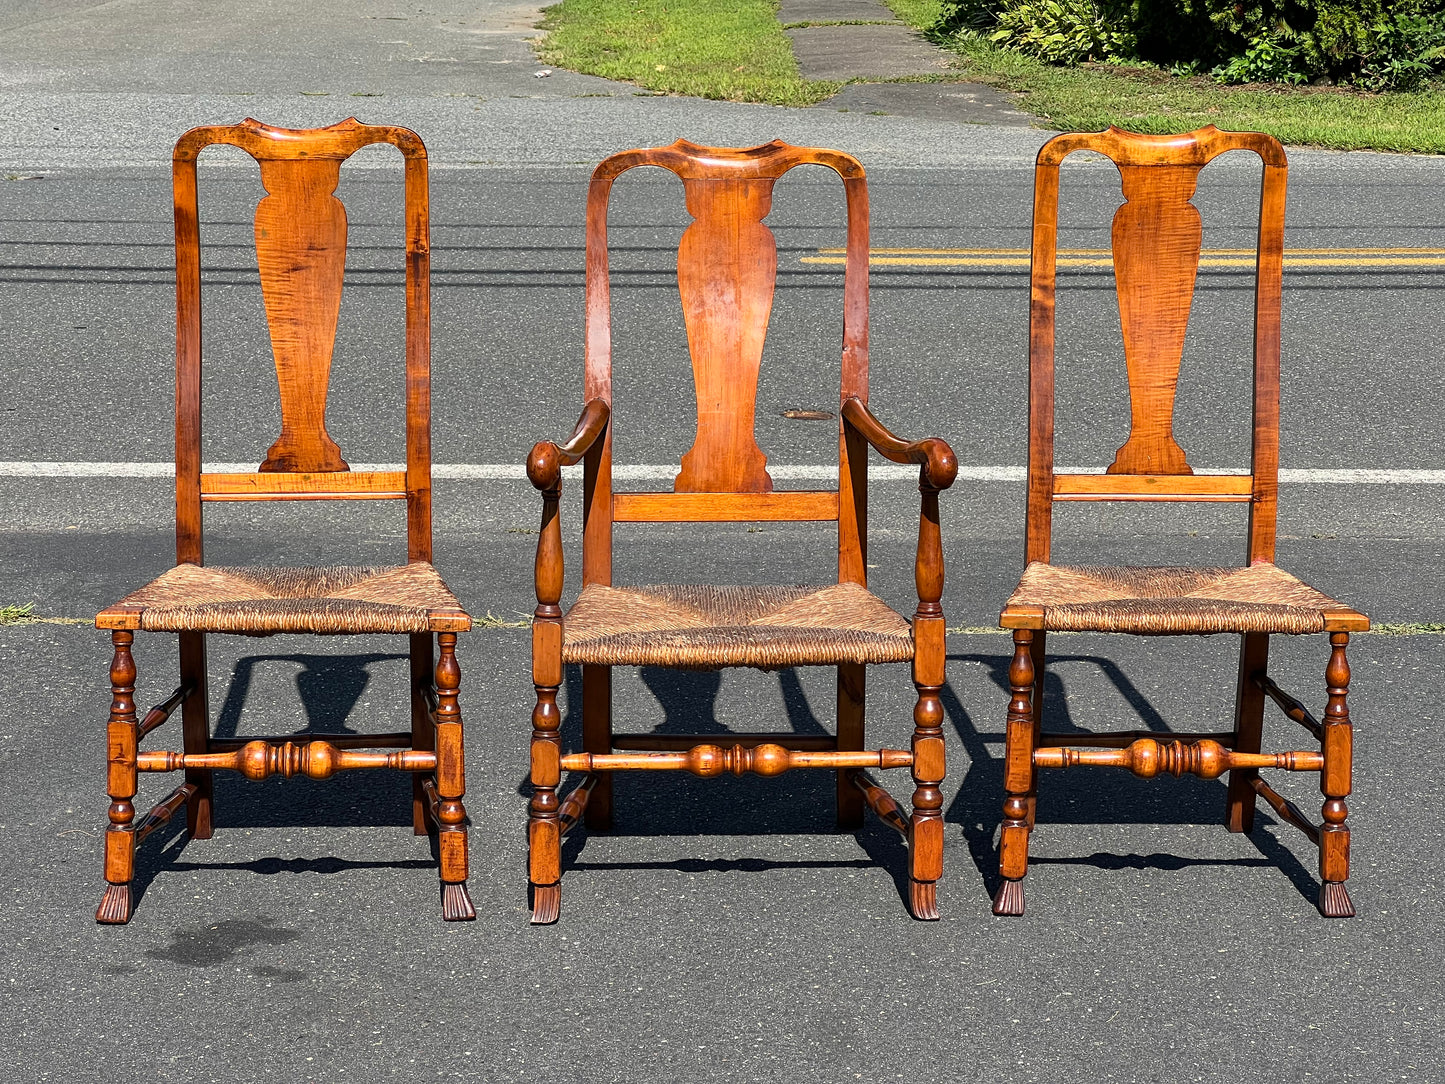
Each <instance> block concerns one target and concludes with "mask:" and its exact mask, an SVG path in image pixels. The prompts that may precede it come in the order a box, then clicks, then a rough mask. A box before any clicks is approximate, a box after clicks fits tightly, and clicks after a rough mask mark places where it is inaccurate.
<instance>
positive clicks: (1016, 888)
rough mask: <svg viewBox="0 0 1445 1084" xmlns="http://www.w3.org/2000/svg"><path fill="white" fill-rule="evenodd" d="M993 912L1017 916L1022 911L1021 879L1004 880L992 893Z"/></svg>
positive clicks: (1022, 891) (1022, 886)
mask: <svg viewBox="0 0 1445 1084" xmlns="http://www.w3.org/2000/svg"><path fill="white" fill-rule="evenodd" d="M993 913H994V914H996V915H1010V916H1014V917H1017V916H1019V915H1022V914H1023V913H1024V883H1023V881H1010V880H1005V881H1004V882H1003V884H1001V885H999V886H998V891H997V892H995V893H994V895H993Z"/></svg>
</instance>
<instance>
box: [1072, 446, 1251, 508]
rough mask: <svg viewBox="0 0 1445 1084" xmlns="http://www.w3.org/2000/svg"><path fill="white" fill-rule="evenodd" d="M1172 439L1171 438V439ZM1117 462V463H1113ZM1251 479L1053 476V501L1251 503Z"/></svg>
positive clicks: (1209, 476)
mask: <svg viewBox="0 0 1445 1084" xmlns="http://www.w3.org/2000/svg"><path fill="white" fill-rule="evenodd" d="M1171 439H1172V438H1171ZM1115 462H1116V463H1117V462H1118V461H1117V460H1115ZM1253 499H1254V479H1253V478H1251V477H1250V476H1249V475H1247V474H1240V475H1229V474H1225V475H1219V474H1216V475H1193V474H1191V475H1181V474H1164V473H1156V474H1125V475H1120V474H1118V473H1114V474H1056V475H1054V500H1056V501H1069V500H1082V501H1236V502H1243V501H1252V500H1253Z"/></svg>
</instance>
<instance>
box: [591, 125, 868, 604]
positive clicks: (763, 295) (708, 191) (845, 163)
mask: <svg viewBox="0 0 1445 1084" xmlns="http://www.w3.org/2000/svg"><path fill="white" fill-rule="evenodd" d="M800 165H822V166H827V167H829V168H831V169H832V170H834V171H835V172H836V173H837V174H838V175H839V177H840V178H842V181H843V188H844V197H845V204H846V210H847V218H848V233H847V247H846V253H847V255H846V259H845V267H844V281H843V347H842V381H841V394H840V397H839V402H840V404H841V403H842V401H843V400H846V399H847V398H849V397H856V398H858V399H860V400H862V401H863V402H867V399H868V189H867V182H866V180H865V178H864V173H863V167H862V166H861V165H860V164H859V163H858V162H857V160H855V159H854V158H852V157H850V156H848V155H846V154H841V153H839V152H837V151H830V150H820V149H815V148H808V147H792V146H789V145H788V144H785V143H782V142H778V141H776V140H775V141H774V142H772V143H768V144H764V145H763V146H759V147H751V148H746V149H733V148H718V147H704V146H699V145H697V144H694V143H689V142H687V141H686V140H678V141H677V142H676V143H673V144H671V145H670V146H666V147H654V148H650V149H644V150H633V151H627V152H624V153H622V154H615V155H613V156H611V157H610V158H607V159H605V160H604V161H603V162H602V163H601V164H600V165H598V167H597V169H596V170H595V171H593V174H592V181H591V185H590V187H589V190H588V196H587V331H586V343H587V363H586V388H585V398H586V399H587V400H589V401H590V400H592V399H601V400H602V401H604V402H606V403H607V404H608V406H609V407H610V406H611V404H612V331H611V299H610V283H609V278H608V250H607V212H608V203H609V199H610V196H611V192H612V184H613V182H614V181H615V180H616V179H617V178H618V177H619V176H621V175H622V174H623V173H625V172H626V171H628V170H630V169H634V168H636V167H638V166H657V167H660V168H663V169H667V170H670V171H671V172H672V173H674V174H675V175H676V176H677V177H678V178H679V179H680V180H681V181H682V184H683V189H684V193H685V199H686V205H687V210H688V213H689V214H690V215H691V216H692V218H693V221H692V224H691V225H689V226H688V227H687V229H686V231H685V232H684V233H683V237H682V242H681V244H680V246H679V249H678V264H677V276H678V290H679V293H680V294H681V299H682V309H683V318H684V322H685V324H686V327H687V337H688V347H689V352H690V354H691V359H692V371H693V380H694V386H695V389H696V393H697V437H696V439H695V441H694V443H693V446H692V448H691V449H689V451H688V452H686V453H685V454H684V455H683V457H682V464H681V468H680V470H679V472H678V475H677V477H676V479H675V480H674V482H673V491H672V492H670V493H666V492H664V493H625V494H615V495H614V494H613V492H612V427H611V426H608V429H607V432H606V434H605V436H604V438H603V439H602V441H601V442H599V443H598V444H596V445H594V446H593V448H592V449H591V450H590V451H589V452H588V453H587V455H586V458H585V459H584V461H583V463H584V466H583V478H584V483H583V487H584V488H583V520H584V527H583V540H584V541H583V582H584V583H598V584H610V583H611V582H612V524H613V523H614V522H616V521H626V522H677V521H689V520H690V521H726V520H837V521H838V575H839V581H840V582H844V581H847V582H855V583H860V584H862V583H866V573H867V560H866V553H865V545H866V541H865V540H866V535H867V512H866V506H867V499H868V497H867V444H866V442H865V441H864V440H863V439H862V438H861V437H859V436H858V435H857V434H854V433H850V431H849V428H848V427H847V426H846V425H844V424H843V422H842V416H841V413H840V415H839V434H840V436H839V487H838V490H837V491H836V492H824V493H818V492H782V493H775V492H773V480H772V477H771V476H770V475H769V474H768V470H767V457H766V456H765V455H764V454H763V452H762V450H761V449H760V448H759V447H758V445H757V440H756V438H755V435H754V434H755V412H756V404H757V391H758V373H759V366H760V363H761V360H762V353H763V343H764V339H765V336H766V333H767V325H768V318H769V315H770V313H771V310H772V301H773V291H774V287H775V284H776V279H777V246H776V242H775V240H774V237H773V234H772V231H771V230H769V229H768V227H767V226H765V225H764V224H763V219H764V218H766V217H767V214H768V212H769V210H770V209H771V205H772V193H773V186H774V184H775V182H776V181H777V179H778V178H779V177H781V176H782V175H783V174H785V173H787V172H788V171H789V170H790V169H792V168H794V167H795V166H800Z"/></svg>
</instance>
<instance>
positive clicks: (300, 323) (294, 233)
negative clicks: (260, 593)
mask: <svg viewBox="0 0 1445 1084" xmlns="http://www.w3.org/2000/svg"><path fill="white" fill-rule="evenodd" d="M340 169H341V163H340V161H338V160H336V159H325V158H318V159H270V160H266V159H263V160H262V161H261V182H262V184H264V185H265V186H266V191H267V192H268V193H269V195H267V196H266V197H265V198H264V199H262V200H261V202H260V204H258V205H257V207H256V223H255V225H256V262H257V266H258V268H259V270H260V273H261V295H262V297H263V299H264V300H265V303H266V322H267V324H268V325H269V327H270V330H271V350H272V353H273V354H274V356H275V360H276V382H277V384H278V386H279V388H280V392H281V435H280V437H278V438H277V440H276V443H274V444H273V445H271V448H270V450H269V451H268V452H267V453H266V461H265V462H264V463H262V464H261V470H263V471H344V470H346V469H347V465H346V461H345V460H344V459H342V458H341V449H340V448H338V447H337V445H336V442H335V441H334V440H332V439H331V435H330V434H329V433H327V432H326V395H327V389H328V387H329V385H330V380H331V354H332V350H333V349H334V348H335V345H336V323H337V318H338V316H339V315H340V312H341V284H342V277H343V275H344V273H345V268H346V208H345V207H344V206H343V205H342V203H341V201H340V200H338V199H337V198H336V196H335V195H334V194H333V193H334V192H335V191H336V185H337V182H338V180H339V179H340Z"/></svg>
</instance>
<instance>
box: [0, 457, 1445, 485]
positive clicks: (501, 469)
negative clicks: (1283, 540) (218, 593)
mask: <svg viewBox="0 0 1445 1084" xmlns="http://www.w3.org/2000/svg"><path fill="white" fill-rule="evenodd" d="M255 469H256V465H255V464H254V463H207V464H206V470H207V471H212V472H216V473H235V474H242V473H246V472H249V471H253V470H255ZM352 469H353V470H386V471H397V470H403V469H404V465H403V464H401V463H353V464H352ZM678 469H679V468H678V467H677V466H676V465H675V464H668V463H664V464H619V465H617V466H615V467H613V476H614V477H615V478H617V479H618V480H620V481H637V482H660V481H671V480H672V479H673V478H675V477H676V476H677V472H678ZM1058 470H1059V473H1061V474H1065V473H1067V474H1098V473H1101V472H1100V470H1099V469H1098V468H1087V467H1059V468H1058ZM581 472H582V467H581V466H580V465H578V466H575V467H568V468H566V471H565V473H567V474H569V475H580V474H581ZM768 472H769V473H770V474H772V476H773V477H774V478H775V479H777V480H778V481H781V482H826V481H831V480H834V479H836V478H837V476H838V469H837V467H835V466H832V465H830V464H808V465H800V464H779V465H776V466H769V467H768ZM174 473H175V467H174V466H173V465H172V464H170V463H98V462H88V463H60V462H48V461H26V460H0V478H170V477H172V476H173V475H174ZM1026 473H1027V472H1026V471H1025V469H1024V468H1023V467H1009V466H998V467H989V466H964V467H959V469H958V477H959V480H960V481H968V482H1022V481H1024V479H1025V477H1026ZM1197 473H1199V474H1242V473H1244V472H1243V471H1238V470H1221V469H1217V468H1203V469H1200V470H1199V471H1198V472H1197ZM526 476H527V471H526V468H525V467H523V466H522V465H521V464H520V463H437V464H435V465H434V466H433V467H432V477H433V478H437V479H445V480H448V481H466V482H510V481H521V480H523V479H525V478H526ZM868 477H869V478H872V479H874V480H876V481H913V480H915V479H916V478H917V477H918V468H917V467H911V466H907V465H901V464H895V463H882V464H877V463H875V464H873V465H872V466H870V467H869V468H868ZM1279 480H1280V481H1281V482H1284V483H1287V484H1292V485H1427V486H1437V485H1445V470H1373V469H1367V468H1359V469H1356V468H1342V469H1326V468H1303V469H1284V470H1281V471H1280V472H1279Z"/></svg>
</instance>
